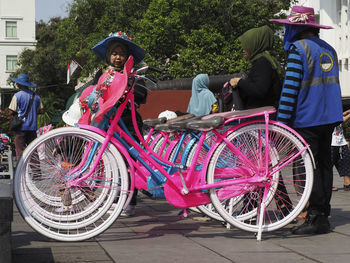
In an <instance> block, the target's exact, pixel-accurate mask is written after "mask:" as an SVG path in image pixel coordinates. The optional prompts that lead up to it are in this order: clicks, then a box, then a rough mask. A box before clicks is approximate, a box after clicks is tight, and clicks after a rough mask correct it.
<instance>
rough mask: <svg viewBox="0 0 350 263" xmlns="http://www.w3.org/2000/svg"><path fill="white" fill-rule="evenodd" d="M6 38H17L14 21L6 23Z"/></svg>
mask: <svg viewBox="0 0 350 263" xmlns="http://www.w3.org/2000/svg"><path fill="white" fill-rule="evenodd" d="M6 37H17V22H16V21H6Z"/></svg>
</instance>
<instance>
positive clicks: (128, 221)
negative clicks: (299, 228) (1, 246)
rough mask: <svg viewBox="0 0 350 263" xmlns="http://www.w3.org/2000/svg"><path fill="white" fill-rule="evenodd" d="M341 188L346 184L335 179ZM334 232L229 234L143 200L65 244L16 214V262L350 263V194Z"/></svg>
mask: <svg viewBox="0 0 350 263" xmlns="http://www.w3.org/2000/svg"><path fill="white" fill-rule="evenodd" d="M335 185H336V186H339V187H342V181H341V179H340V178H339V176H337V175H335ZM333 193H334V194H333V198H332V218H331V224H332V228H333V231H332V232H331V233H329V234H325V235H318V236H305V237H300V236H292V235H291V234H290V233H289V231H290V228H291V227H292V226H294V225H289V226H287V227H285V228H283V229H282V230H279V231H277V232H273V233H267V234H266V233H264V234H263V240H262V241H261V242H257V241H256V239H255V237H254V235H253V234H251V233H247V232H243V231H241V230H237V229H231V230H228V229H226V228H225V227H223V226H222V225H221V224H220V223H218V222H215V221H198V220H195V219H198V218H199V219H201V217H200V216H198V214H192V215H191V216H189V218H187V219H180V218H179V216H178V215H177V214H178V212H179V210H177V209H175V208H173V207H172V206H170V205H169V204H168V203H167V202H166V201H163V200H161V201H153V200H150V199H147V198H146V197H144V196H142V195H141V196H140V201H139V204H138V209H137V215H136V216H135V217H132V218H124V219H120V220H119V219H118V220H117V221H116V222H115V223H114V225H113V226H112V227H111V228H110V229H109V230H108V231H106V232H105V233H103V234H101V235H100V236H98V237H97V238H94V239H92V240H89V241H85V242H77V243H64V242H55V241H52V240H49V239H47V238H45V237H43V236H41V235H39V234H37V233H35V232H33V230H32V229H31V228H30V227H29V226H28V225H27V224H26V223H25V222H24V221H23V219H22V218H21V216H20V215H19V213H18V211H17V210H16V211H14V221H13V224H12V244H13V263H51V262H54V263H73V262H97V263H107V262H108V263H112V262H113V263H114V262H118V263H122V262H132V263H138V262H142V263H145V262H146V263H147V262H152V263H156V262H201V263H206V262H210V263H214V262H215V263H221V262H237V263H245V262H269V263H273V262H283V263H288V262H293V263H294V262H305V263H307V262H327V263H332V262H337V263H343V262H344V263H345V262H350V191H349V192H345V191H343V190H339V191H337V192H333Z"/></svg>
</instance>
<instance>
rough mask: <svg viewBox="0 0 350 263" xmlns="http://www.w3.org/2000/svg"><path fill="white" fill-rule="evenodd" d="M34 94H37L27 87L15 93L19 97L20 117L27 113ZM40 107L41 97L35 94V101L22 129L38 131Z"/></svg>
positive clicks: (18, 108)
mask: <svg viewBox="0 0 350 263" xmlns="http://www.w3.org/2000/svg"><path fill="white" fill-rule="evenodd" d="M32 94H35V93H34V92H33V91H31V90H29V89H26V90H21V91H19V92H17V93H16V94H15V96H16V98H17V112H18V114H19V117H20V118H21V119H23V115H24V114H25V113H26V111H27V108H28V106H29V102H30V99H31V96H32ZM39 109H40V97H39V95H38V94H35V97H34V101H33V104H32V106H31V107H30V111H29V113H28V116H27V118H26V119H25V120H24V123H23V124H22V127H21V131H36V130H37V129H38V127H37V126H38V125H37V115H38V112H39Z"/></svg>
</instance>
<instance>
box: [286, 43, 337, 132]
mask: <svg viewBox="0 0 350 263" xmlns="http://www.w3.org/2000/svg"><path fill="white" fill-rule="evenodd" d="M293 44H294V45H295V46H296V48H297V51H298V53H299V54H300V56H301V59H302V63H303V79H302V82H301V87H300V91H299V94H298V99H297V105H296V109H295V115H294V119H293V123H292V127H294V128H303V127H311V126H318V125H325V124H332V123H339V122H342V121H343V109H342V101H341V91H340V85H339V69H338V58H337V54H336V52H335V50H334V49H333V48H332V47H331V46H330V45H329V44H327V43H326V42H325V41H323V40H321V39H319V38H318V37H309V38H306V39H302V40H298V41H296V42H294V43H293Z"/></svg>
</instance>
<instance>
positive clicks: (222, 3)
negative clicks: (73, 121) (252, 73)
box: [16, 0, 292, 112]
mask: <svg viewBox="0 0 350 263" xmlns="http://www.w3.org/2000/svg"><path fill="white" fill-rule="evenodd" d="M290 2H292V1H291V0H134V1H129V0H108V1H106V0H73V1H72V4H71V5H70V7H69V16H68V17H67V18H65V19H60V18H53V19H51V20H50V21H49V22H48V23H47V24H46V23H44V22H42V21H40V22H39V23H38V24H37V40H38V43H37V47H36V49H35V50H25V51H24V52H23V53H22V54H21V55H20V57H19V64H20V68H19V70H18V72H16V74H17V73H19V72H26V73H28V74H30V76H31V77H32V80H33V82H35V83H37V84H38V86H39V87H40V89H38V93H39V95H40V96H41V97H42V99H43V102H44V104H45V105H44V106H45V108H47V109H49V110H52V111H53V112H54V111H60V110H62V109H64V107H65V101H66V100H67V98H68V97H69V96H70V95H71V94H72V92H73V86H74V85H75V84H76V81H72V83H71V84H70V86H67V85H65V84H64V83H65V81H66V65H67V63H68V61H69V60H71V59H76V60H77V61H78V62H79V64H81V65H82V66H83V70H82V71H81V74H80V75H78V74H75V76H76V77H78V76H80V77H88V76H92V74H93V73H94V71H95V70H96V69H97V68H98V67H99V66H100V65H101V64H103V63H104V62H103V61H100V60H98V59H97V57H96V55H95V54H94V53H93V52H92V50H91V48H92V47H93V46H94V45H96V44H97V43H98V42H99V41H100V40H102V39H104V38H105V37H106V36H108V34H109V33H111V32H117V31H124V32H126V33H127V34H128V35H129V36H131V37H132V39H133V41H134V42H135V43H137V44H139V45H140V46H141V47H143V48H144V49H145V50H146V52H147V55H146V58H145V62H146V63H148V64H150V65H153V66H156V67H159V68H163V69H166V70H168V72H169V73H170V74H171V75H172V77H174V78H180V77H193V76H194V75H196V74H198V73H203V72H205V73H208V74H209V75H217V74H231V73H237V72H240V71H246V70H247V69H248V66H249V65H248V63H247V61H245V60H244V59H243V54H242V50H241V47H240V45H239V43H238V41H237V38H238V36H240V35H241V34H242V33H244V32H245V31H246V30H248V29H250V28H253V27H258V26H262V25H265V24H268V25H269V26H271V27H272V28H273V29H276V28H277V27H278V25H276V24H271V23H269V22H268V19H269V18H272V17H274V14H276V13H278V12H279V11H280V10H281V9H288V8H289V5H290ZM276 40H277V42H276V48H275V52H276V54H277V55H278V56H279V57H280V59H281V61H282V60H283V58H284V55H283V54H284V51H283V46H282V43H281V41H280V39H279V38H278V37H276Z"/></svg>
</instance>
